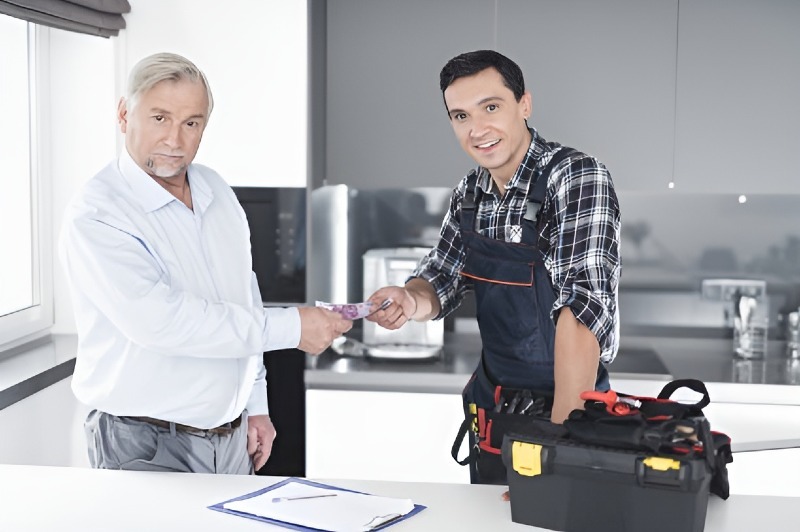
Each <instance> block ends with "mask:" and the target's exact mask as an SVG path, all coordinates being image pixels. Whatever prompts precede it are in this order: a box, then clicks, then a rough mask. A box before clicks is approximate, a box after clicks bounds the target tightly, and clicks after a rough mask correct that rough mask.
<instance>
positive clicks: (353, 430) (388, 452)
mask: <svg viewBox="0 0 800 532" xmlns="http://www.w3.org/2000/svg"><path fill="white" fill-rule="evenodd" d="M462 412H463V409H462V406H461V396H460V395H446V394H425V393H399V392H360V391H358V392H357V391H342V390H307V391H306V476H307V477H308V478H341V479H365V480H393V481H406V482H454V483H464V484H468V483H469V468H468V467H466V466H459V465H458V464H456V462H455V461H454V460H453V458H452V457H451V456H450V449H451V447H452V445H453V440H454V438H455V436H456V433H457V431H458V428H459V426H460V425H461V420H462V418H463V413H462ZM466 448H467V444H466V443H465V444H464V445H463V446H462V454H460V455H459V457H463V456H466V452H467V451H466Z"/></svg>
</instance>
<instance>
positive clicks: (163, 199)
mask: <svg viewBox="0 0 800 532" xmlns="http://www.w3.org/2000/svg"><path fill="white" fill-rule="evenodd" d="M118 165H119V171H120V173H121V174H122V178H123V179H124V180H125V182H126V183H128V186H130V187H131V190H132V191H133V196H134V198H135V199H136V200H137V201H138V202H139V204H140V205H141V206H142V209H144V211H145V212H153V211H156V210H158V209H160V208H161V207H163V206H164V205H167V204H168V203H170V202H172V201H178V198H176V197H175V196H173V195H172V194H170V193H169V192H167V190H166V189H165V188H164V187H162V186H161V185H159V184H158V183H156V181H155V180H154V179H153V178H152V177H150V176H149V175H148V174H147V173H146V172H145V171H144V170H142V169H141V168H140V167H139V165H138V164H136V162H135V161H134V160H133V158H132V157H131V156H130V154H129V153H128V150H127V149H123V150H122V153H121V154H120V156H119V162H118ZM186 175H187V178H188V179H189V186H190V187H191V192H192V204H193V207H194V210H195V212H197V213H198V214H202V213H203V212H205V210H206V209H207V208H208V206H209V205H210V204H211V200H212V199H213V197H214V195H213V193H212V192H211V188H210V187H209V186H208V184H207V183H206V182H205V179H203V177H202V174H201V172H200V171H199V170H198V169H197V168H196V167H195V166H194V165H189V168H188V170H187V174H186Z"/></svg>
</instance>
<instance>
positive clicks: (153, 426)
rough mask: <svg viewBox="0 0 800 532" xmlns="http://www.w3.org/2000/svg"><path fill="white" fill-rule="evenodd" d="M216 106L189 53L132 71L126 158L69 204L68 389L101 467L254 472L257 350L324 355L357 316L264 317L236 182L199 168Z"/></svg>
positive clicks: (260, 385) (258, 451)
mask: <svg viewBox="0 0 800 532" xmlns="http://www.w3.org/2000/svg"><path fill="white" fill-rule="evenodd" d="M212 107H213V100H212V95H211V89H210V88H209V85H208V82H207V80H206V77H205V75H204V74H203V73H202V72H201V71H200V70H199V69H198V68H197V67H196V66H195V65H194V64H193V63H191V62H190V61H188V60H187V59H185V58H183V57H181V56H178V55H174V54H155V55H152V56H149V57H146V58H144V59H143V60H141V61H140V62H139V63H137V64H136V65H135V66H134V68H133V70H132V72H131V74H130V78H129V81H128V94H127V98H122V99H121V100H120V102H119V107H118V112H117V118H118V121H119V126H120V129H121V131H122V133H124V134H125V149H124V150H122V153H121V154H120V156H119V159H118V160H115V161H113V162H112V163H111V164H109V165H108V166H107V167H106V168H105V169H103V170H102V171H101V172H100V173H99V174H97V175H96V176H95V177H94V178H92V179H91V180H89V181H88V182H87V183H86V185H85V186H84V187H83V189H82V190H81V191H80V192H79V194H78V195H77V196H76V197H75V198H74V200H73V201H72V203H71V205H70V207H69V208H68V209H67V213H66V216H65V220H64V226H63V231H62V234H61V240H60V251H61V258H62V262H63V265H64V267H65V269H66V272H67V277H68V279H69V282H70V288H71V293H72V299H73V306H74V309H75V322H76V325H77V330H78V356H77V362H76V365H75V373H74V376H73V380H72V388H73V391H74V392H75V395H76V396H77V398H78V399H79V400H80V401H81V402H83V403H85V404H87V405H89V406H91V407H92V408H93V409H94V410H92V412H91V413H90V414H89V417H88V418H87V420H86V424H85V428H86V434H87V439H88V444H89V459H90V462H91V465H92V467H97V468H105V469H135V470H151V471H184V472H201V473H234V474H248V473H252V472H253V471H254V470H257V469H259V468H261V466H263V465H264V464H265V463H266V461H267V459H268V458H269V455H270V451H271V448H272V442H273V439H274V438H275V428H274V427H273V425H272V422H271V421H270V418H269V410H268V405H267V388H266V380H265V377H266V371H265V369H264V364H263V359H262V353H263V352H264V351H269V350H275V349H286V348H294V347H297V348H299V349H301V350H303V351H307V352H310V353H320V352H322V351H323V350H324V349H325V348H327V347H328V346H329V345H330V343H331V342H332V341H333V339H334V338H336V337H338V336H340V335H341V334H342V333H344V332H346V331H347V330H349V329H350V327H351V326H352V322H351V321H349V320H345V319H342V318H341V317H340V316H339V315H338V314H336V313H335V312H331V311H327V310H322V309H318V308H299V309H298V308H284V309H279V308H273V309H264V307H263V305H262V302H261V295H260V292H259V289H258V284H257V283H256V278H255V275H254V274H253V272H252V258H251V255H250V234H249V229H248V225H247V220H246V218H245V215H244V212H243V211H242V209H241V207H240V206H239V203H238V202H237V200H236V196H235V195H234V193H233V191H232V190H231V188H230V187H229V186H228V185H227V184H226V183H225V181H223V179H222V178H221V177H220V176H219V175H218V174H217V173H216V172H214V171H213V170H211V169H210V168H207V167H204V166H200V165H196V164H192V161H193V159H194V156H195V154H196V153H197V149H198V148H199V146H200V140H201V139H202V136H203V132H204V130H205V127H206V124H207V122H208V119H209V116H210V115H211V110H212Z"/></svg>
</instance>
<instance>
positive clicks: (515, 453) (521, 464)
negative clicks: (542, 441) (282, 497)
mask: <svg viewBox="0 0 800 532" xmlns="http://www.w3.org/2000/svg"><path fill="white" fill-rule="evenodd" d="M511 464H512V466H513V467H514V471H516V472H517V473H519V474H520V475H523V476H526V477H535V476H536V475H541V474H542V446H541V445H537V444H535V443H528V442H523V441H515V442H513V443H512V445H511Z"/></svg>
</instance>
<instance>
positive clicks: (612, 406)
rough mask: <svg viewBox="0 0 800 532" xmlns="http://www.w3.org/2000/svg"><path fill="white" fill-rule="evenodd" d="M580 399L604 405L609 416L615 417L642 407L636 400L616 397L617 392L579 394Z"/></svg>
mask: <svg viewBox="0 0 800 532" xmlns="http://www.w3.org/2000/svg"><path fill="white" fill-rule="evenodd" d="M581 399H583V400H584V401H599V402H601V403H604V404H605V405H606V410H608V413H609V414H617V415H625V414H630V412H631V409H632V408H634V409H638V408H640V407H641V406H642V402H641V401H639V400H638V399H634V398H632V397H628V396H624V395H617V392H615V391H614V390H606V391H604V392H600V391H596V390H592V391H588V392H581Z"/></svg>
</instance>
